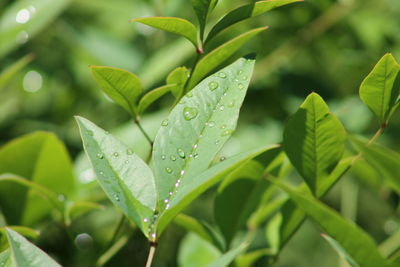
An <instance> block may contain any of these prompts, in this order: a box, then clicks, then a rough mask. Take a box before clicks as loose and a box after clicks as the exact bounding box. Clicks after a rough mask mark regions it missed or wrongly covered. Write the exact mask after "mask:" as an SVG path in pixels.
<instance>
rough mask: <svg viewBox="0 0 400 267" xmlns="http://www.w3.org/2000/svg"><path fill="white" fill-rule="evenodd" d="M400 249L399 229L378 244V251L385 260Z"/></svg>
mask: <svg viewBox="0 0 400 267" xmlns="http://www.w3.org/2000/svg"><path fill="white" fill-rule="evenodd" d="M399 249H400V229H398V230H397V231H396V232H395V233H394V234H392V235H391V236H389V237H388V238H387V239H386V240H385V241H383V242H382V243H380V244H379V251H380V252H381V253H382V255H383V256H385V257H386V258H388V257H391V256H393V255H394V254H395V253H396V252H399Z"/></svg>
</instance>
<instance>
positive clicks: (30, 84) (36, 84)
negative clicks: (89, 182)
mask: <svg viewBox="0 0 400 267" xmlns="http://www.w3.org/2000/svg"><path fill="white" fill-rule="evenodd" d="M22 85H23V87H24V90H25V91H27V92H30V93H34V92H37V91H39V90H40V89H41V88H42V85H43V78H42V75H41V74H40V73H39V72H37V71H34V70H30V71H28V72H27V73H26V74H25V76H24V79H23V82H22Z"/></svg>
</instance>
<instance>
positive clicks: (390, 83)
mask: <svg viewBox="0 0 400 267" xmlns="http://www.w3.org/2000/svg"><path fill="white" fill-rule="evenodd" d="M399 72H400V65H399V64H398V63H397V62H396V60H395V59H394V57H393V56H392V54H386V55H384V56H383V57H382V58H381V59H380V60H379V62H378V63H377V64H376V65H375V67H374V68H373V70H372V71H371V72H370V73H369V74H368V76H367V77H366V78H365V79H364V81H363V82H362V83H361V86H360V98H361V100H362V101H363V102H364V103H365V104H366V105H367V106H368V108H369V109H370V110H371V111H372V112H373V113H374V114H375V115H376V116H377V117H378V119H379V121H380V122H381V124H387V123H388V121H389V119H390V115H391V114H392V112H393V109H394V107H395V105H396V100H397V99H398V97H399V93H400V75H399Z"/></svg>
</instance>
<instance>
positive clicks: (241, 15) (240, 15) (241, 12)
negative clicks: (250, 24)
mask: <svg viewBox="0 0 400 267" xmlns="http://www.w3.org/2000/svg"><path fill="white" fill-rule="evenodd" d="M302 1H303V0H267V1H259V2H255V3H252V4H247V5H244V6H241V7H238V8H236V9H234V10H232V11H230V12H229V13H228V14H226V15H225V16H224V17H223V18H222V19H221V20H220V21H218V23H217V24H215V26H214V27H213V28H212V29H211V31H210V33H209V34H208V36H207V41H206V42H208V41H209V40H211V39H212V38H213V37H214V36H216V35H217V34H218V33H219V32H221V31H223V30H225V29H226V28H228V27H229V26H232V25H233V24H235V23H238V22H240V21H242V20H245V19H248V18H251V17H255V16H259V15H261V14H263V13H265V12H267V11H270V10H271V9H274V8H277V7H280V6H283V5H287V4H291V3H293V2H302Z"/></svg>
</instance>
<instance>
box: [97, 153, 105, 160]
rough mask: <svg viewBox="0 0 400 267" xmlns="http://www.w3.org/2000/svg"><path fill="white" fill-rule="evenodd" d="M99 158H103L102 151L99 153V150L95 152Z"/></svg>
mask: <svg viewBox="0 0 400 267" xmlns="http://www.w3.org/2000/svg"><path fill="white" fill-rule="evenodd" d="M96 156H97V157H98V158H99V159H102V158H104V154H103V153H101V152H99V153H97V155H96Z"/></svg>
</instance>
